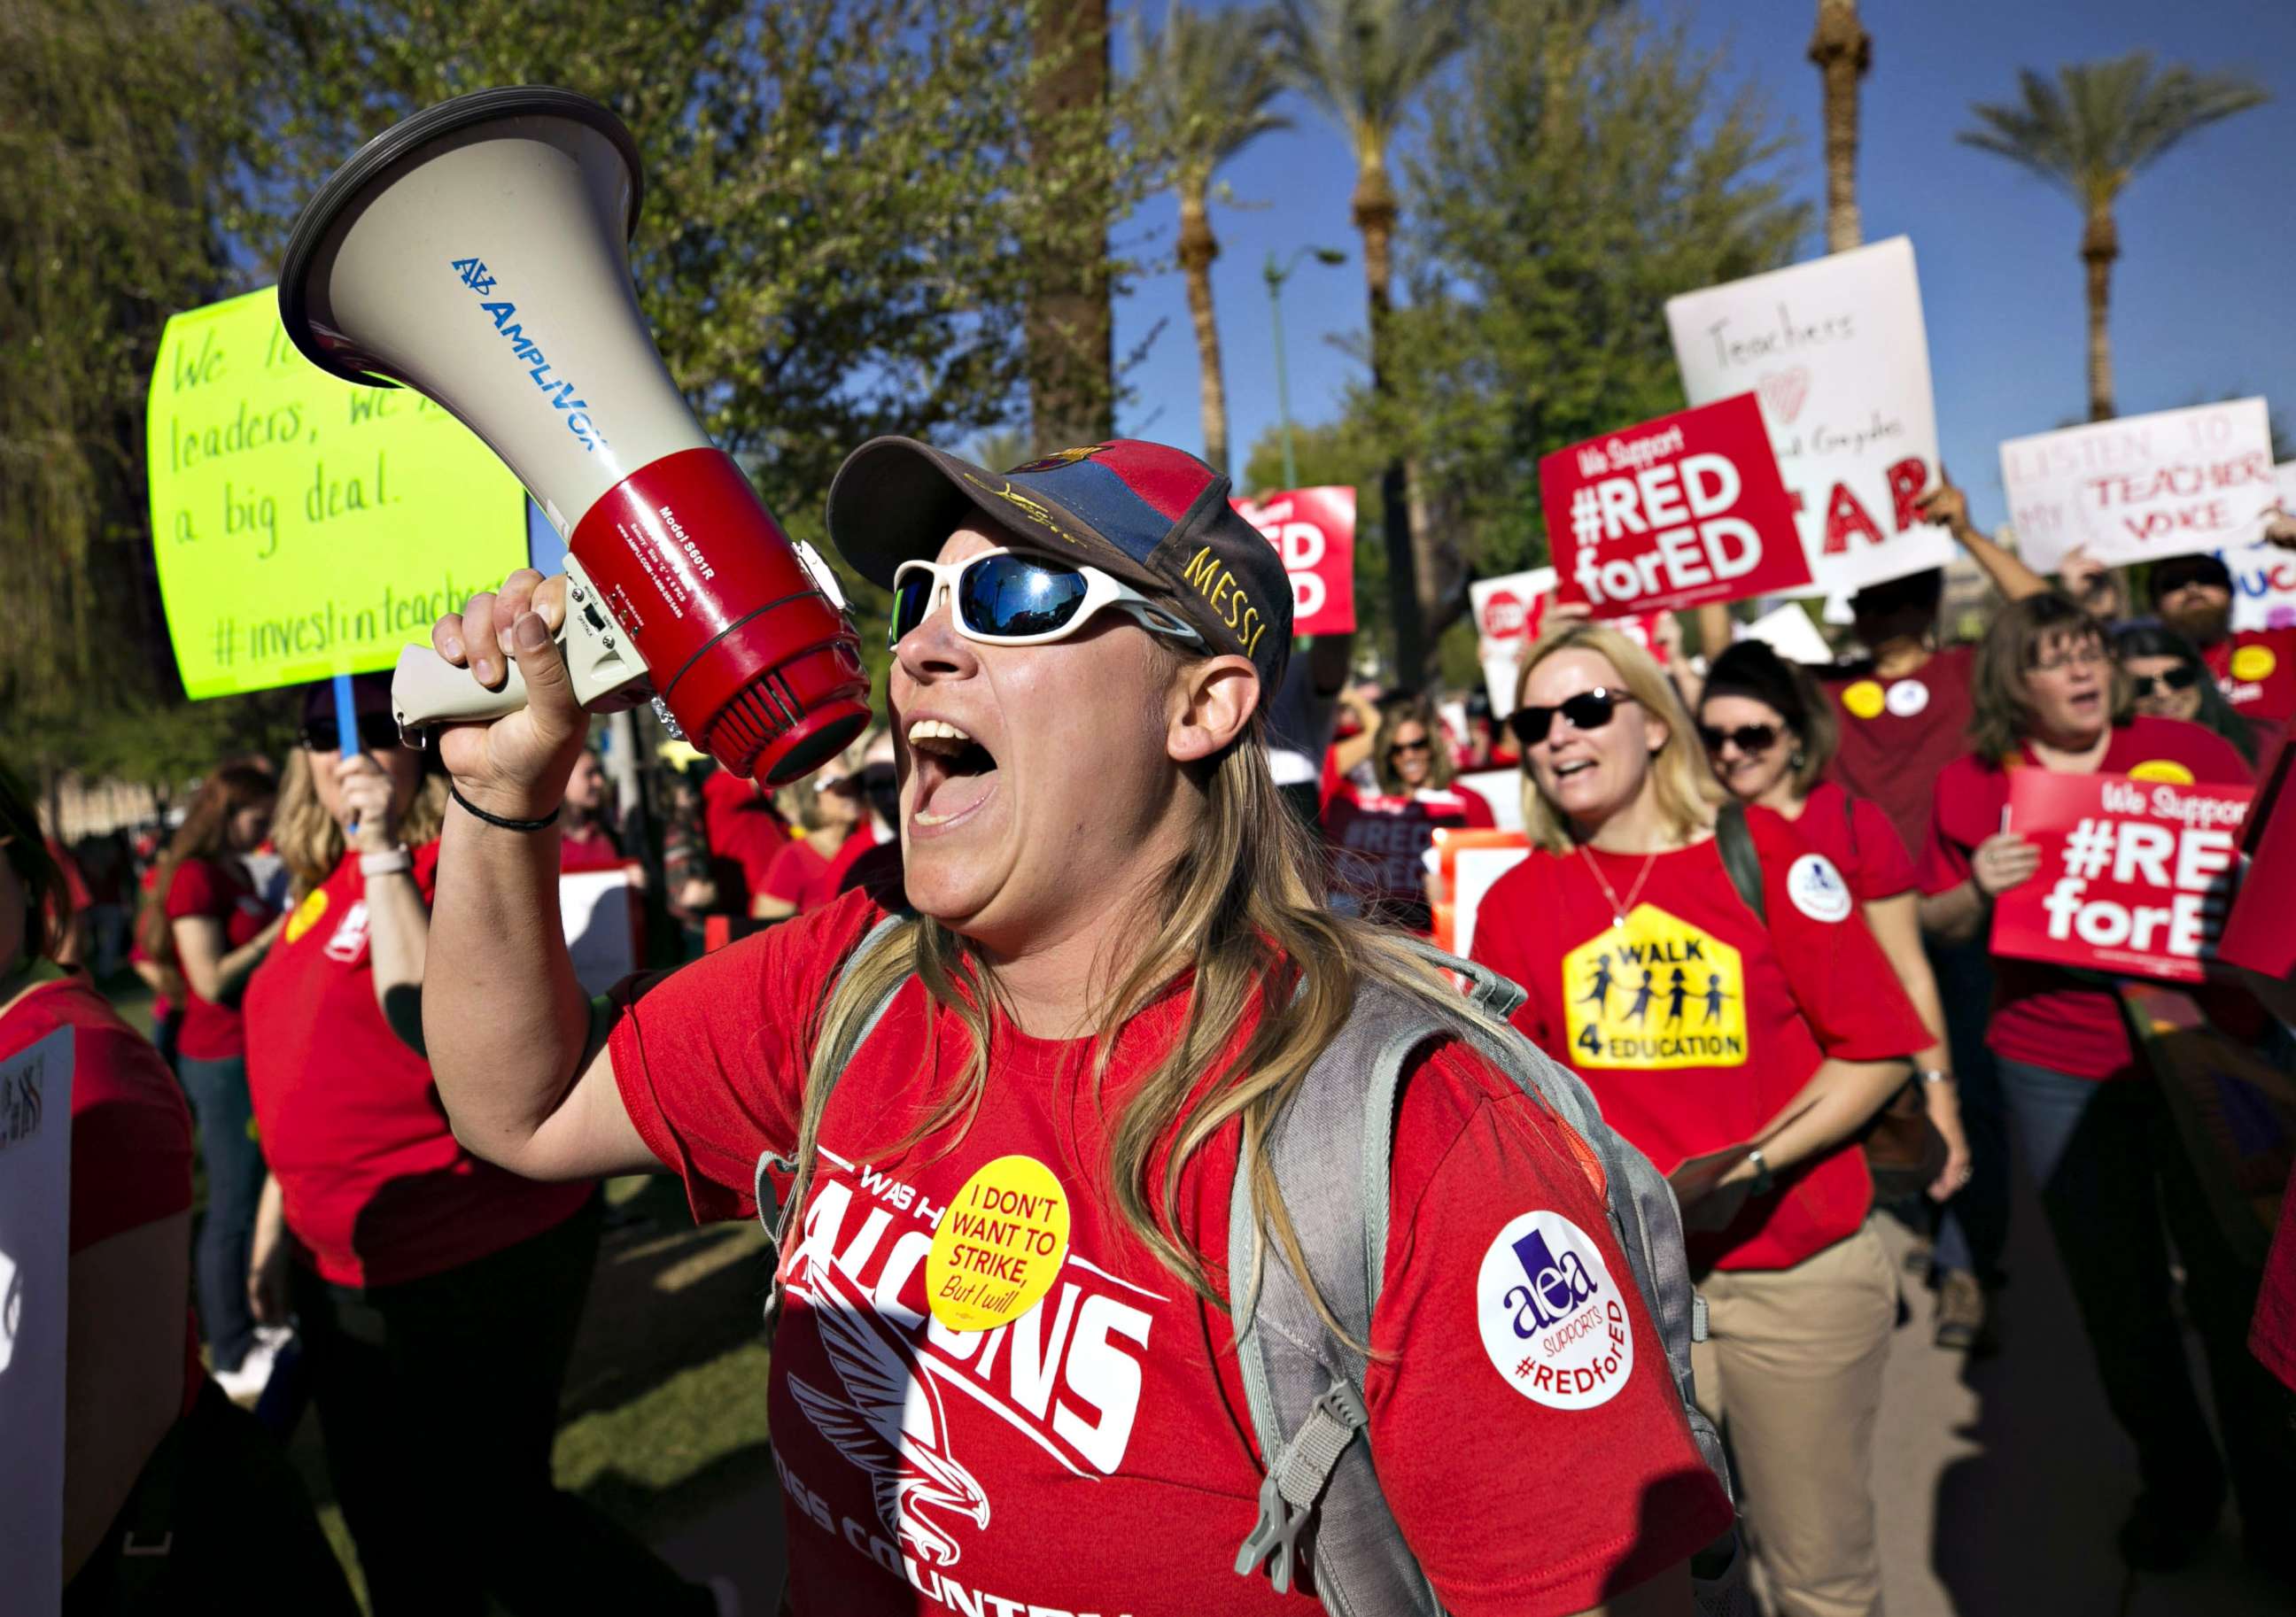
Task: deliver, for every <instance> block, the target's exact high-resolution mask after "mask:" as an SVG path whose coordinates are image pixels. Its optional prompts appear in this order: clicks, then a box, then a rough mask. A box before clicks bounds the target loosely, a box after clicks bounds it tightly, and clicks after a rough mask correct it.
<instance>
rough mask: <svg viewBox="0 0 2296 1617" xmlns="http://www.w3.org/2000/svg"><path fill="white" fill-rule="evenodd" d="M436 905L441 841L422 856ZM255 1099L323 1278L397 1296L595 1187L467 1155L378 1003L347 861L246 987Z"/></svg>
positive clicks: (291, 1207)
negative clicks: (535, 1176)
mask: <svg viewBox="0 0 2296 1617" xmlns="http://www.w3.org/2000/svg"><path fill="white" fill-rule="evenodd" d="M438 870H439V844H438V841H437V839H436V838H435V837H433V839H432V840H430V841H429V842H426V843H424V844H422V845H421V846H420V847H418V848H416V849H415V850H414V882H415V886H416V887H417V888H418V889H419V890H420V892H421V893H422V901H423V902H424V903H425V904H426V905H427V904H428V903H429V902H430V899H431V896H432V894H433V893H434V892H435V891H436V888H437V878H438ZM246 1009H247V1019H248V1025H249V1026H250V1028H251V1029H253V1030H254V1035H255V1036H254V1037H253V1039H252V1040H251V1041H250V1044H249V1047H248V1052H247V1084H248V1092H249V1094H250V1096H251V1097H252V1098H253V1100H254V1102H255V1114H256V1117H257V1119H258V1122H259V1123H261V1125H262V1128H263V1150H264V1156H265V1157H266V1160H267V1161H268V1163H269V1164H270V1167H271V1172H272V1175H273V1177H275V1179H277V1180H278V1181H279V1190H280V1195H281V1196H282V1198H283V1201H284V1204H285V1206H286V1212H287V1225H288V1228H289V1229H291V1230H293V1231H294V1234H295V1238H296V1240H297V1242H298V1243H299V1245H300V1247H301V1249H302V1251H303V1253H304V1254H305V1256H306V1257H307V1259H308V1260H309V1262H310V1264H311V1266H312V1267H313V1268H314V1269H316V1270H317V1271H318V1273H319V1275H320V1276H321V1278H324V1279H327V1280H331V1281H333V1282H334V1283H335V1284H337V1285H339V1286H388V1285H390V1284H392V1283H394V1282H397V1281H401V1280H414V1279H420V1278H422V1277H423V1276H425V1275H431V1274H437V1273H439V1272H440V1271H442V1270H448V1269H453V1268H455V1267H456V1266H458V1265H460V1264H463V1263H466V1262H471V1261H472V1260H474V1259H477V1258H480V1257H483V1256H485V1255H486V1254H488V1253H493V1252H498V1251H500V1250H502V1249H503V1248H504V1247H505V1246H509V1245H512V1244H514V1243H516V1242H518V1241H521V1240H524V1239H525V1238H526V1237H529V1236H533V1235H539V1234H540V1233H542V1232H543V1231H544V1230H545V1229H553V1228H555V1227H556V1226H557V1224H558V1223H559V1222H560V1221H562V1220H564V1219H567V1218H570V1217H571V1216H572V1215H573V1213H574V1212H575V1211H576V1210H577V1209H578V1208H579V1207H580V1206H581V1205H582V1202H583V1200H584V1198H585V1197H586V1196H588V1195H589V1194H590V1187H589V1186H587V1185H579V1184H574V1185H540V1184H535V1183H532V1182H531V1181H529V1180H523V1179H520V1178H518V1177H517V1176H516V1175H514V1174H510V1173H505V1172H503V1171H502V1170H501V1169H500V1168H497V1167H496V1166H495V1165H494V1164H491V1163H484V1162H480V1160H479V1159H478V1158H476V1157H474V1156H471V1154H470V1153H469V1152H467V1151H465V1150H464V1149H463V1147H462V1146H461V1145H460V1144H458V1143H457V1142H456V1140H455V1135H454V1131H452V1130H451V1129H449V1128H448V1127H447V1116H446V1113H445V1112H444V1111H443V1110H441V1108H440V1107H439V1092H438V1090H437V1088H436V1087H435V1085H434V1084H433V1082H432V1080H431V1076H430V1064H429V1063H428V1062H426V1061H424V1060H423V1058H422V1057H421V1056H418V1055H416V1054H415V1053H414V1050H413V1049H409V1048H408V1046H407V1045H406V1042H405V1041H403V1040H402V1039H401V1038H400V1037H399V1035H398V1033H396V1032H394V1031H393V1030H392V1028H391V1025H390V1024H389V1022H388V1021H387V1020H385V1018H384V1017H383V1014H382V1011H381V1008H380V1007H379V1006H378V1005H377V1004H376V1003H375V992H374V962H373V952H372V951H371V950H370V948H369V946H368V937H367V908H366V878H365V876H363V875H362V874H361V873H360V870H359V855H358V854H357V853H356V852H348V851H347V852H345V853H344V854H343V855H342V858H341V860H340V862H338V863H337V864H336V866H335V868H334V870H333V871H332V874H330V875H329V876H328V878H326V880H325V881H324V882H323V883H321V884H320V885H319V886H315V887H313V888H312V889H311V890H310V892H309V893H307V894H305V896H304V897H303V899H302V902H299V903H298V904H297V905H296V906H295V909H294V911H293V912H292V913H291V915H290V916H289V917H288V919H287V925H286V927H284V928H283V930H282V931H281V933H280V935H279V938H278V941H277V942H276V943H274V944H273V945H272V947H271V952H270V954H269V955H268V956H266V958H265V960H264V962H263V965H262V966H261V968H258V970H257V972H256V974H255V977H254V980H253V981H252V982H250V984H248V990H247V1007H246Z"/></svg>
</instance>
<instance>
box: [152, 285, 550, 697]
mask: <svg viewBox="0 0 2296 1617" xmlns="http://www.w3.org/2000/svg"><path fill="white" fill-rule="evenodd" d="M145 430H146V444H147V450H148V457H149V466H150V477H151V486H152V547H153V551H154V556H155V559H156V561H157V565H158V569H159V575H160V599H161V600H162V602H163V603H164V604H165V606H166V608H167V612H168V638H169V640H170V641H173V642H174V646H175V651H176V668H177V670H178V671H179V672H180V673H181V674H182V676H183V681H184V691H185V692H186V693H187V694H189V695H191V696H193V697H216V696H231V695H234V694H237V693H239V692H242V691H249V690H269V689H270V688H272V687H274V686H277V685H289V684H299V683H301V682H306V681H311V680H320V679H324V678H326V677H328V676H329V675H331V674H360V673H365V672H367V671H368V670H371V669H378V668H388V667H389V666H391V665H392V664H394V663H395V662H397V661H398V651H399V648H400V647H402V646H405V645H406V644H407V643H409V642H410V641H427V640H428V639H429V638H430V625H431V624H432V623H433V622H434V621H435V620H436V619H437V618H439V617H440V616H442V615H443V614H445V613H447V612H455V611H460V610H461V609H462V606H463V602H464V601H465V600H469V599H470V597H471V595H472V594H473V593H475V592H478V591H480V590H490V589H493V588H494V587H495V586H496V585H497V584H500V583H501V582H502V580H503V579H504V576H506V575H508V574H509V573H510V572H511V571H512V569H513V568H520V567H523V566H524V565H525V564H526V495H525V493H524V491H523V490H521V488H520V486H519V484H518V479H517V478H513V477H512V475H511V473H510V470H509V469H508V468H507V467H505V466H504V464H503V463H502V462H501V461H498V460H496V458H495V454H494V452H493V451H492V450H490V449H488V447H487V446H486V445H484V444H482V443H480V441H479V439H478V438H477V437H474V436H473V435H472V434H471V431H470V430H469V429H467V428H465V427H464V426H463V424H462V423H461V422H459V421H455V418H454V417H453V416H451V415H449V414H447V412H446V411H444V410H442V409H440V408H439V406H438V405H437V404H432V403H431V402H430V400H428V399H426V398H423V397H422V396H419V395H416V394H414V393H409V392H404V391H401V390H400V389H398V388H361V387H357V386H354V385H353V384H351V383H349V382H346V381H341V380H338V379H336V378H334V377H332V376H329V375H328V374H326V372H323V371H321V370H319V369H318V367H316V365H314V364H312V363H310V362H309V361H308V360H307V359H305V358H304V357H303V356H302V355H301V354H299V353H298V352H297V351H296V348H295V346H294V344H293V343H291V342H290V341H289V340H288V338H287V333H286V331H285V330H284V329H283V327H282V326H281V325H280V323H279V298H278V294H277V293H276V291H275V290H268V289H266V290H263V291H260V292H250V293H249V294H248V295H247V296H245V297H243V298H232V299H230V300H229V301H227V302H224V303H217V304H210V305H209V306H207V307H205V308H200V309H192V310H189V311H187V312H186V313H184V314H177V315H176V316H175V317H174V318H173V319H172V320H170V321H168V329H167V330H166V331H164V332H163V333H161V335H160V360H159V363H158V365H157V367H156V368H155V369H154V370H153V372H152V391H151V396H150V399H149V403H148V405H147V410H146V415H145Z"/></svg>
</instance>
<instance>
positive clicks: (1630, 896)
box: [1579, 842, 1658, 932]
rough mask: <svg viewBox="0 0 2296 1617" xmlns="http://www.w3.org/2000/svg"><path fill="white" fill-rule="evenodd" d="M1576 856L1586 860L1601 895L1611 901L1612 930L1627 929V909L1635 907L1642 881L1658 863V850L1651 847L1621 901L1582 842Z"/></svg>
mask: <svg viewBox="0 0 2296 1617" xmlns="http://www.w3.org/2000/svg"><path fill="white" fill-rule="evenodd" d="M1579 858H1581V859H1583V860H1585V861H1586V862H1587V870H1590V871H1592V872H1593V873H1594V877H1595V881H1596V883H1597V884H1599V885H1600V886H1601V887H1602V889H1603V897H1604V898H1607V899H1609V900H1610V901H1611V928H1612V930H1614V931H1618V932H1624V931H1625V930H1626V929H1627V911H1629V910H1632V909H1633V908H1634V907H1635V900H1636V899H1637V898H1639V897H1640V896H1641V895H1642V890H1643V883H1644V882H1646V881H1648V880H1649V879H1650V873H1651V867H1652V865H1655V864H1656V863H1658V850H1657V849H1656V848H1652V850H1651V851H1650V853H1648V854H1647V855H1646V856H1645V857H1644V860H1643V868H1642V870H1641V873H1640V874H1638V875H1637V876H1636V878H1635V885H1634V886H1631V887H1628V889H1627V896H1626V902H1623V903H1622V902H1620V900H1619V894H1618V889H1617V888H1615V887H1613V886H1611V882H1610V878H1608V877H1606V876H1604V875H1603V867H1602V866H1600V865H1598V864H1596V863H1595V856H1594V855H1593V854H1592V853H1588V852H1587V845H1586V844H1585V843H1583V842H1582V843H1580V844H1579Z"/></svg>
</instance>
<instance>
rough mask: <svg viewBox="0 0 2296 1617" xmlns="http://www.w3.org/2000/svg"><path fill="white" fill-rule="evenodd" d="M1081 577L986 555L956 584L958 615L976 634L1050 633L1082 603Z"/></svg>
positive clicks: (1039, 564)
mask: <svg viewBox="0 0 2296 1617" xmlns="http://www.w3.org/2000/svg"><path fill="white" fill-rule="evenodd" d="M1084 593H1085V582H1084V576H1083V575H1082V574H1079V573H1074V572H1070V571H1069V570H1068V569H1067V568H1056V567H1049V566H1047V565H1046V564H1045V563H1043V562H1041V561H1030V560H1029V559H1027V558H1025V557H1021V556H989V557H985V558H983V559H981V560H979V561H976V562H974V563H973V564H972V566H971V567H969V568H965V569H964V574H963V576H960V577H959V579H958V580H957V586H956V602H957V610H958V612H959V613H961V614H962V615H963V616H964V626H965V627H966V628H968V629H971V630H972V632H973V633H976V634H996V635H1009V636H1013V637H1015V638H1017V637H1019V636H1021V635H1025V634H1049V633H1052V632H1053V631H1054V630H1055V629H1057V628H1059V627H1061V626H1062V625H1063V624H1066V623H1067V622H1068V621H1069V619H1070V618H1072V617H1075V616H1076V610H1077V608H1078V606H1080V605H1082V604H1083V602H1084Z"/></svg>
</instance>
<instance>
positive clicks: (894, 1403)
mask: <svg viewBox="0 0 2296 1617" xmlns="http://www.w3.org/2000/svg"><path fill="white" fill-rule="evenodd" d="M791 1290H792V1291H796V1292H798V1293H799V1294H801V1295H803V1296H804V1297H805V1298H806V1299H807V1301H808V1303H811V1304H812V1308H813V1317H814V1319H816V1321H817V1323H818V1327H819V1329H820V1332H821V1344H822V1346H823V1347H824V1349H826V1350H827V1351H828V1353H829V1362H830V1365H831V1367H832V1368H834V1369H835V1370H836V1372H837V1378H838V1381H839V1382H840V1384H841V1389H840V1390H841V1391H842V1392H843V1394H844V1396H842V1397H833V1396H832V1395H831V1394H829V1393H826V1392H821V1391H820V1390H818V1389H817V1388H815V1387H813V1386H810V1385H808V1384H806V1383H805V1382H803V1381H800V1380H799V1379H798V1378H797V1377H796V1376H791V1377H790V1378H789V1388H790V1392H791V1396H793V1397H794V1398H796V1400H797V1401H798V1407H799V1409H803V1410H804V1411H805V1415H806V1418H807V1419H808V1420H810V1421H811V1422H812V1423H813V1425H814V1429H815V1430H816V1431H817V1432H819V1433H821V1434H822V1436H824V1438H826V1439H828V1440H829V1441H830V1442H831V1443H832V1444H833V1445H834V1446H835V1447H836V1449H837V1451H838V1452H839V1453H840V1454H842V1455H843V1456H844V1457H845V1458H847V1459H849V1460H850V1461H851V1462H852V1463H853V1464H854V1465H855V1466H858V1467H859V1468H860V1470H861V1473H862V1474H863V1475H865V1476H866V1477H867V1478H868V1479H869V1488H870V1491H871V1493H872V1494H873V1495H874V1496H875V1499H876V1501H877V1517H878V1520H880V1521H881V1522H882V1523H884V1526H885V1531H886V1532H887V1533H889V1534H890V1535H892V1536H893V1537H895V1538H896V1539H901V1540H905V1541H906V1543H907V1544H908V1545H909V1546H910V1548H913V1549H914V1550H915V1552H916V1554H917V1557H918V1559H919V1560H921V1561H922V1562H924V1563H926V1564H929V1565H934V1566H954V1565H955V1564H956V1560H957V1556H959V1554H960V1553H961V1551H960V1548H959V1547H958V1545H957V1542H956V1540H955V1539H953V1538H951V1537H950V1536H949V1534H948V1533H947V1531H944V1529H943V1527H942V1525H941V1523H939V1522H938V1521H936V1520H934V1519H933V1517H932V1516H931V1515H926V1514H925V1513H926V1512H928V1511H931V1512H941V1511H946V1512H948V1513H950V1514H951V1515H957V1516H964V1517H966V1518H967V1519H969V1520H970V1521H971V1522H972V1524H973V1525H974V1526H976V1527H986V1526H988V1494H987V1493H986V1492H984V1491H983V1490H982V1489H981V1486H980V1482H977V1481H976V1480H975V1479H974V1477H973V1475H972V1473H971V1472H970V1471H967V1470H966V1469H965V1468H964V1466H962V1465H960V1464H959V1463H958V1462H957V1460H956V1458H955V1457H954V1456H953V1455H951V1454H950V1453H949V1452H948V1422H947V1416H946V1414H945V1412H944V1411H943V1409H942V1408H941V1401H940V1393H939V1390H938V1389H937V1388H935V1387H934V1385H933V1384H932V1380H931V1377H930V1376H927V1375H925V1374H924V1372H923V1369H922V1367H921V1366H919V1365H918V1364H917V1362H916V1360H915V1359H914V1357H913V1356H912V1355H911V1354H910V1352H908V1350H907V1348H906V1346H904V1345H903V1344H901V1343H898V1342H897V1341H895V1340H894V1339H892V1338H891V1337H890V1336H889V1335H887V1334H886V1332H885V1331H884V1330H883V1329H882V1328H881V1327H880V1325H879V1323H878V1322H877V1321H876V1320H874V1319H873V1318H872V1317H871V1315H872V1312H873V1311H871V1310H870V1309H869V1307H868V1305H867V1304H866V1303H864V1302H863V1301H862V1300H861V1299H860V1298H859V1297H858V1296H857V1295H855V1294H853V1293H852V1292H851V1291H849V1289H847V1287H846V1286H845V1283H844V1280H843V1278H842V1277H841V1276H840V1275H839V1274H838V1273H837V1271H836V1270H834V1269H833V1268H832V1267H831V1266H830V1265H829V1264H827V1263H825V1262H821V1261H819V1260H818V1259H808V1260H807V1262H806V1263H805V1266H804V1270H803V1274H802V1280H801V1282H799V1284H796V1285H793V1286H791Z"/></svg>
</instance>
